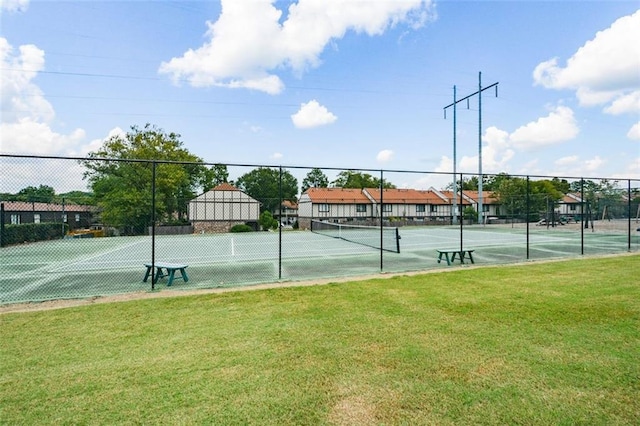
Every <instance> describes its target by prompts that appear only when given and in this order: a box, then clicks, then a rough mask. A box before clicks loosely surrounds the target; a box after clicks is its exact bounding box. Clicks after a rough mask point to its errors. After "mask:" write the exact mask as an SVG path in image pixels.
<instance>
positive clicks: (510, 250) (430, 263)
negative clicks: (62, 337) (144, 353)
mask: <svg viewBox="0 0 640 426" xmlns="http://www.w3.org/2000/svg"><path fill="white" fill-rule="evenodd" d="M399 233H400V238H401V239H400V253H390V252H386V251H384V252H382V253H381V252H380V250H377V249H375V248H372V247H367V246H364V245H360V244H356V243H353V242H349V241H345V240H342V239H338V238H330V237H327V236H324V235H318V234H314V233H312V232H310V231H286V232H282V234H279V233H278V232H253V233H241V234H198V235H179V236H157V237H156V249H155V260H156V261H162V262H170V263H183V264H187V265H188V269H187V271H188V274H189V281H188V282H183V281H177V282H175V283H174V284H173V286H172V287H170V288H168V287H166V280H164V281H163V280H160V281H159V282H158V283H157V284H156V289H160V290H162V291H167V290H172V291H179V290H184V289H189V290H192V289H198V288H215V287H233V286H244V285H253V284H257V283H265V282H277V281H299V280H310V279H315V278H333V277H344V276H357V275H368V274H376V273H379V272H381V271H383V272H403V271H417V270H426V269H433V268H448V266H447V265H446V263H445V264H438V263H437V253H436V249H442V248H456V247H459V246H460V229H459V227H416V228H409V227H406V228H400V232H399ZM462 236H463V243H462V244H463V246H464V247H465V248H472V249H474V250H475V252H474V255H473V256H474V259H475V262H476V265H482V264H502V263H511V262H519V261H524V260H527V242H528V258H529V259H531V260H540V259H548V258H561V257H572V256H579V255H581V254H582V251H584V254H585V255H599V254H610V253H624V252H627V251H629V240H630V245H631V251H632V252H637V251H639V250H640V232H637V231H635V228H634V229H633V230H632V233H631V236H629V234H628V233H626V232H624V227H623V228H622V230H616V229H614V230H598V231H597V232H592V231H591V230H587V229H584V230H582V229H580V228H579V227H573V228H563V227H558V228H552V229H547V228H546V227H535V226H530V228H529V235H528V236H527V233H526V228H525V227H524V226H519V227H517V226H513V227H512V226H507V225H505V226H493V225H491V226H485V227H482V226H470V227H465V228H464V230H463V232H462ZM151 242H152V239H151V237H111V238H94V239H65V240H58V241H48V242H40V243H32V244H24V245H19V246H11V247H4V248H2V249H0V255H1V257H2V262H1V264H0V272H1V273H0V303H3V304H6V303H16V302H24V301H42V300H51V299H62V298H87V297H92V296H104V295H111V294H121V293H129V292H140V291H150V290H151V282H150V281H151V280H149V281H148V282H146V283H145V282H143V281H142V280H143V277H144V273H145V267H144V264H145V263H148V262H150V260H151V256H152V246H151ZM381 263H382V269H381Z"/></svg>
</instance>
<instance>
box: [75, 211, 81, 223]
mask: <svg viewBox="0 0 640 426" xmlns="http://www.w3.org/2000/svg"><path fill="white" fill-rule="evenodd" d="M76 222H80V215H79V214H77V213H76Z"/></svg>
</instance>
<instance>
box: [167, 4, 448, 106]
mask: <svg viewBox="0 0 640 426" xmlns="http://www.w3.org/2000/svg"><path fill="white" fill-rule="evenodd" d="M432 10H433V7H432V4H431V0H403V1H370V2H360V1H354V0H340V1H325V0H299V1H298V2H296V3H293V4H291V5H290V6H289V9H288V11H287V13H286V14H285V13H284V12H283V11H282V10H280V9H278V8H277V7H275V5H274V0H259V1H258V0H255V1H250V2H248V1H237V0H222V11H221V14H220V16H219V18H218V20H217V21H216V22H214V23H212V22H207V27H208V31H207V33H206V36H207V38H208V41H207V42H206V43H205V44H204V45H202V46H201V47H199V48H197V49H195V50H194V49H189V50H188V51H186V52H185V53H184V54H183V55H182V56H181V57H175V58H172V59H171V60H169V61H168V62H163V63H162V64H161V65H160V68H159V72H160V73H161V74H167V75H169V76H171V78H172V79H173V81H174V83H179V82H181V81H187V82H188V83H189V84H191V85H192V86H195V87H207V86H222V87H230V88H248V89H254V90H260V91H263V92H266V93H269V94H277V93H280V92H281V91H282V90H283V89H284V83H283V82H282V80H281V79H280V77H278V76H277V75H275V74H273V70H276V69H283V68H289V69H291V70H292V71H293V72H295V73H297V74H300V73H302V72H304V71H305V70H306V69H308V68H314V67H317V66H319V65H320V63H321V60H320V55H321V54H322V52H323V51H324V49H325V47H326V46H327V45H328V44H330V43H331V42H332V41H334V40H337V39H340V38H342V37H344V35H345V34H346V33H347V32H348V31H353V32H356V33H365V34H367V35H369V36H374V35H379V34H382V33H384V31H386V30H387V29H388V28H390V27H393V26H395V25H398V24H406V25H408V26H410V27H412V28H414V29H416V28H419V27H421V26H423V25H424V24H425V23H426V22H427V21H428V19H429V18H430V17H432V16H435V15H434V13H433V12H432Z"/></svg>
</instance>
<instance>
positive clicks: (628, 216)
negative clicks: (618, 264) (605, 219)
mask: <svg viewBox="0 0 640 426" xmlns="http://www.w3.org/2000/svg"><path fill="white" fill-rule="evenodd" d="M627 218H628V221H627V251H629V252H630V251H631V179H628V180H627Z"/></svg>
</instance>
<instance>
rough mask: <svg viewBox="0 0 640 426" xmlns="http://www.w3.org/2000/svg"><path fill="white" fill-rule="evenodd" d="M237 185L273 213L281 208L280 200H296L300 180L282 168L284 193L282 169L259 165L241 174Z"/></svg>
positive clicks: (263, 209) (263, 207)
mask: <svg viewBox="0 0 640 426" xmlns="http://www.w3.org/2000/svg"><path fill="white" fill-rule="evenodd" d="M236 186H237V187H238V188H240V189H241V190H243V191H244V192H246V193H247V194H249V195H250V196H251V197H253V198H255V199H256V200H258V201H260V203H261V204H262V206H261V209H262V211H270V212H272V213H274V212H276V211H279V210H280V202H281V201H284V200H289V201H294V202H295V201H296V199H297V195H298V180H297V179H296V178H295V177H294V176H293V175H292V174H291V173H289V172H288V171H287V170H282V194H280V171H279V169H273V168H268V167H258V168H257V169H254V170H252V171H250V172H249V173H245V174H244V175H242V176H240V177H239V178H238V180H237V181H236Z"/></svg>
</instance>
